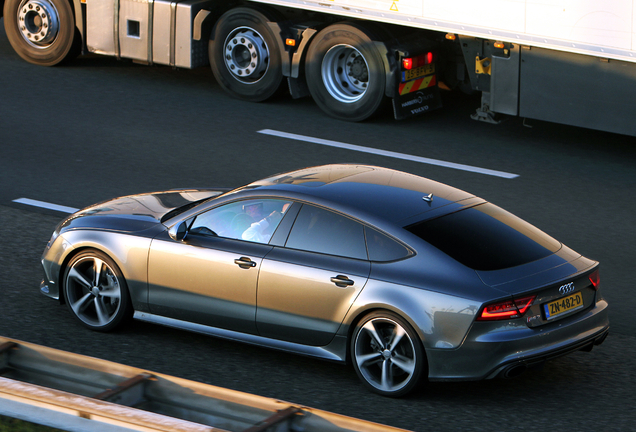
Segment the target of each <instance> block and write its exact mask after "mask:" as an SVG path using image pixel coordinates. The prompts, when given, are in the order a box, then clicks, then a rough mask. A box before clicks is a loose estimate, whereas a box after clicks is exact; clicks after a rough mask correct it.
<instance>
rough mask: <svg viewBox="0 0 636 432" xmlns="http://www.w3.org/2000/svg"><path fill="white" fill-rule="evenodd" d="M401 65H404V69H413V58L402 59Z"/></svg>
mask: <svg viewBox="0 0 636 432" xmlns="http://www.w3.org/2000/svg"><path fill="white" fill-rule="evenodd" d="M402 67H404V69H406V70H411V69H413V59H412V58H405V59H402Z"/></svg>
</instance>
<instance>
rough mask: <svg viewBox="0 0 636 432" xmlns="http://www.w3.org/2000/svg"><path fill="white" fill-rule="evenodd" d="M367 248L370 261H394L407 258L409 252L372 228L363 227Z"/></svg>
mask: <svg viewBox="0 0 636 432" xmlns="http://www.w3.org/2000/svg"><path fill="white" fill-rule="evenodd" d="M365 231H366V236H367V248H368V250H369V259H370V260H371V261H395V260H399V259H402V258H405V257H407V256H408V255H410V254H411V251H410V250H408V249H407V248H406V246H404V245H402V244H400V243H398V242H397V241H395V240H393V239H392V238H390V237H388V236H387V235H385V234H382V233H381V232H379V231H376V230H374V229H373V228H369V227H365Z"/></svg>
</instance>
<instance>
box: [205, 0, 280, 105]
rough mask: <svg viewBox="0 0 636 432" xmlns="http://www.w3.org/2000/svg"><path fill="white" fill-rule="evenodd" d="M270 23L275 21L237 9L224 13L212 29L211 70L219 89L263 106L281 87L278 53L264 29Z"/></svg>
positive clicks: (252, 10)
mask: <svg viewBox="0 0 636 432" xmlns="http://www.w3.org/2000/svg"><path fill="white" fill-rule="evenodd" d="M270 21H276V17H274V16H273V15H266V14H265V13H264V12H260V11H257V10H254V9H250V8H244V7H240V8H236V9H232V10H230V11H228V12H226V13H225V14H224V15H223V16H222V17H221V18H220V19H219V21H218V22H217V23H216V25H215V27H214V30H213V32H212V38H211V40H210V45H209V48H208V49H209V57H210V66H211V68H212V72H213V73H214V76H215V78H216V80H217V81H218V82H219V84H220V85H221V87H223V88H224V89H225V90H226V91H227V92H229V93H230V94H231V95H233V96H234V97H237V98H239V99H243V100H247V101H251V102H262V101H264V100H267V99H269V98H270V97H271V96H273V95H274V94H275V93H276V92H277V91H278V89H279V88H280V87H281V83H282V81H283V72H282V65H281V53H280V49H279V45H278V41H277V39H276V35H275V34H274V33H273V32H272V31H271V30H270V28H269V27H268V26H267V22H270Z"/></svg>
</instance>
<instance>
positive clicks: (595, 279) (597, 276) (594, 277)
mask: <svg viewBox="0 0 636 432" xmlns="http://www.w3.org/2000/svg"><path fill="white" fill-rule="evenodd" d="M590 282H592V286H593V287H594V289H595V290H597V289H598V286H599V284H600V283H601V276H600V274H599V272H598V270H595V271H594V272H593V273H592V274H591V275H590Z"/></svg>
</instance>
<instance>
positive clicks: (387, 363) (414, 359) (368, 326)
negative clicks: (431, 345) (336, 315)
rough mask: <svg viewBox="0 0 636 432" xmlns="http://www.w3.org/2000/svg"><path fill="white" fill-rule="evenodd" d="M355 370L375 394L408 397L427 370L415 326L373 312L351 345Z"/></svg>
mask: <svg viewBox="0 0 636 432" xmlns="http://www.w3.org/2000/svg"><path fill="white" fill-rule="evenodd" d="M351 358H352V360H353V366H354V368H355V370H356V373H357V374H358V377H359V378H360V379H361V380H362V382H363V383H364V384H365V385H366V386H367V387H368V388H369V389H370V390H371V391H373V392H375V393H378V394H381V395H383V396H389V397H399V396H403V395H405V394H407V393H408V392H410V391H411V390H413V389H414V388H415V386H417V384H418V383H419V381H420V379H421V377H422V372H423V371H424V370H425V369H426V356H425V354H424V350H423V348H422V344H421V343H420V340H419V338H418V337H417V334H416V333H415V331H414V330H413V329H412V328H411V326H410V325H409V324H408V323H407V322H405V321H404V320H403V319H402V318H400V317H399V316H397V315H395V314H393V313H391V312H373V313H371V314H369V315H367V316H365V317H364V318H363V319H362V320H361V321H360V323H359V324H358V325H357V326H356V328H355V330H354V333H353V338H352V341H351Z"/></svg>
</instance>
